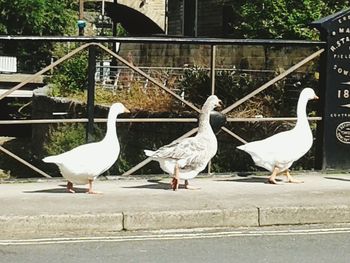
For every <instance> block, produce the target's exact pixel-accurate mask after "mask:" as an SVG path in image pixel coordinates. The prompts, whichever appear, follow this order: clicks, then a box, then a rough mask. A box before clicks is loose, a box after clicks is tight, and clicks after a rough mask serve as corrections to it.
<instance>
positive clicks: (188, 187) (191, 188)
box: [185, 180, 201, 190]
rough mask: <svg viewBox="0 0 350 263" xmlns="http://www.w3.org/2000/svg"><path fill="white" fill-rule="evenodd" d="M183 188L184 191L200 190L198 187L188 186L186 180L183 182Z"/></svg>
mask: <svg viewBox="0 0 350 263" xmlns="http://www.w3.org/2000/svg"><path fill="white" fill-rule="evenodd" d="M185 188H186V189H189V190H199V189H201V188H200V187H196V186H190V185H189V184H188V180H185Z"/></svg>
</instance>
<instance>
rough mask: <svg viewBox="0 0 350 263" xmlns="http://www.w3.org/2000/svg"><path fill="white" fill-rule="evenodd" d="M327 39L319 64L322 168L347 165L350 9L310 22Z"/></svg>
mask: <svg viewBox="0 0 350 263" xmlns="http://www.w3.org/2000/svg"><path fill="white" fill-rule="evenodd" d="M312 25H313V26H314V27H316V28H317V29H318V30H319V31H320V32H321V38H322V40H324V41H326V42H327V45H326V50H325V52H324V55H323V56H324V57H323V61H324V63H322V64H321V66H322V67H324V68H323V69H321V70H320V71H321V82H322V83H323V87H322V88H323V94H322V95H323V96H324V98H323V101H324V110H323V142H322V147H323V150H322V151H323V161H322V168H324V169H329V168H332V169H349V168H350V10H345V11H341V12H339V13H336V14H334V15H331V16H328V17H325V18H323V19H321V20H319V21H315V22H313V23H312Z"/></svg>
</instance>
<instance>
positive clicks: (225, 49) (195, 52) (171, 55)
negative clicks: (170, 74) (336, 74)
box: [119, 44, 317, 71]
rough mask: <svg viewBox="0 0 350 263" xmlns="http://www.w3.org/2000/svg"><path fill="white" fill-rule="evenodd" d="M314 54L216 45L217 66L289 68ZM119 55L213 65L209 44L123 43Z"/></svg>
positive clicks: (145, 61) (143, 61)
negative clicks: (211, 63)
mask: <svg viewBox="0 0 350 263" xmlns="http://www.w3.org/2000/svg"><path fill="white" fill-rule="evenodd" d="M312 53H313V49H312V48H308V47H280V48H278V47H264V46H228V45H227V46H217V51H216V67H217V68H219V67H228V68H232V67H236V68H239V69H248V70H276V69H288V68H289V67H291V66H293V65H294V64H296V63H297V62H299V61H300V60H302V59H304V58H305V57H307V56H308V55H310V54H312ZM119 54H120V55H121V56H122V57H124V58H127V60H128V61H129V62H132V63H133V64H134V65H136V66H149V67H151V66H152V67H183V66H184V65H186V64H187V65H198V66H203V67H209V65H210V47H209V46H204V45H188V44H186V45H175V44H122V45H121V49H120V53H119ZM316 62H317V61H316ZM312 65H313V63H308V64H307V65H306V66H304V67H303V68H302V69H300V70H302V71H308V70H310V67H311V66H312Z"/></svg>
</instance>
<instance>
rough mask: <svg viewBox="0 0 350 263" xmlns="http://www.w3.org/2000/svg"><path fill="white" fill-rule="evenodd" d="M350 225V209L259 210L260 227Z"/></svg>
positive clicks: (302, 208)
mask: <svg viewBox="0 0 350 263" xmlns="http://www.w3.org/2000/svg"><path fill="white" fill-rule="evenodd" d="M328 223H350V207H349V206H347V205H341V206H328V207H327V206H325V207H273V208H259V225H260V226H272V225H303V224H328Z"/></svg>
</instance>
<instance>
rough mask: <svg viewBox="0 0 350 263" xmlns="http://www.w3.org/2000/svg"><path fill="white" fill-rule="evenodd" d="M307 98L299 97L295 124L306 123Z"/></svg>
mask: <svg viewBox="0 0 350 263" xmlns="http://www.w3.org/2000/svg"><path fill="white" fill-rule="evenodd" d="M307 102H308V100H307V99H304V98H299V101H298V106H297V124H296V126H297V127H298V126H300V125H304V124H305V123H308V120H307V114H306V105H307Z"/></svg>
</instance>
